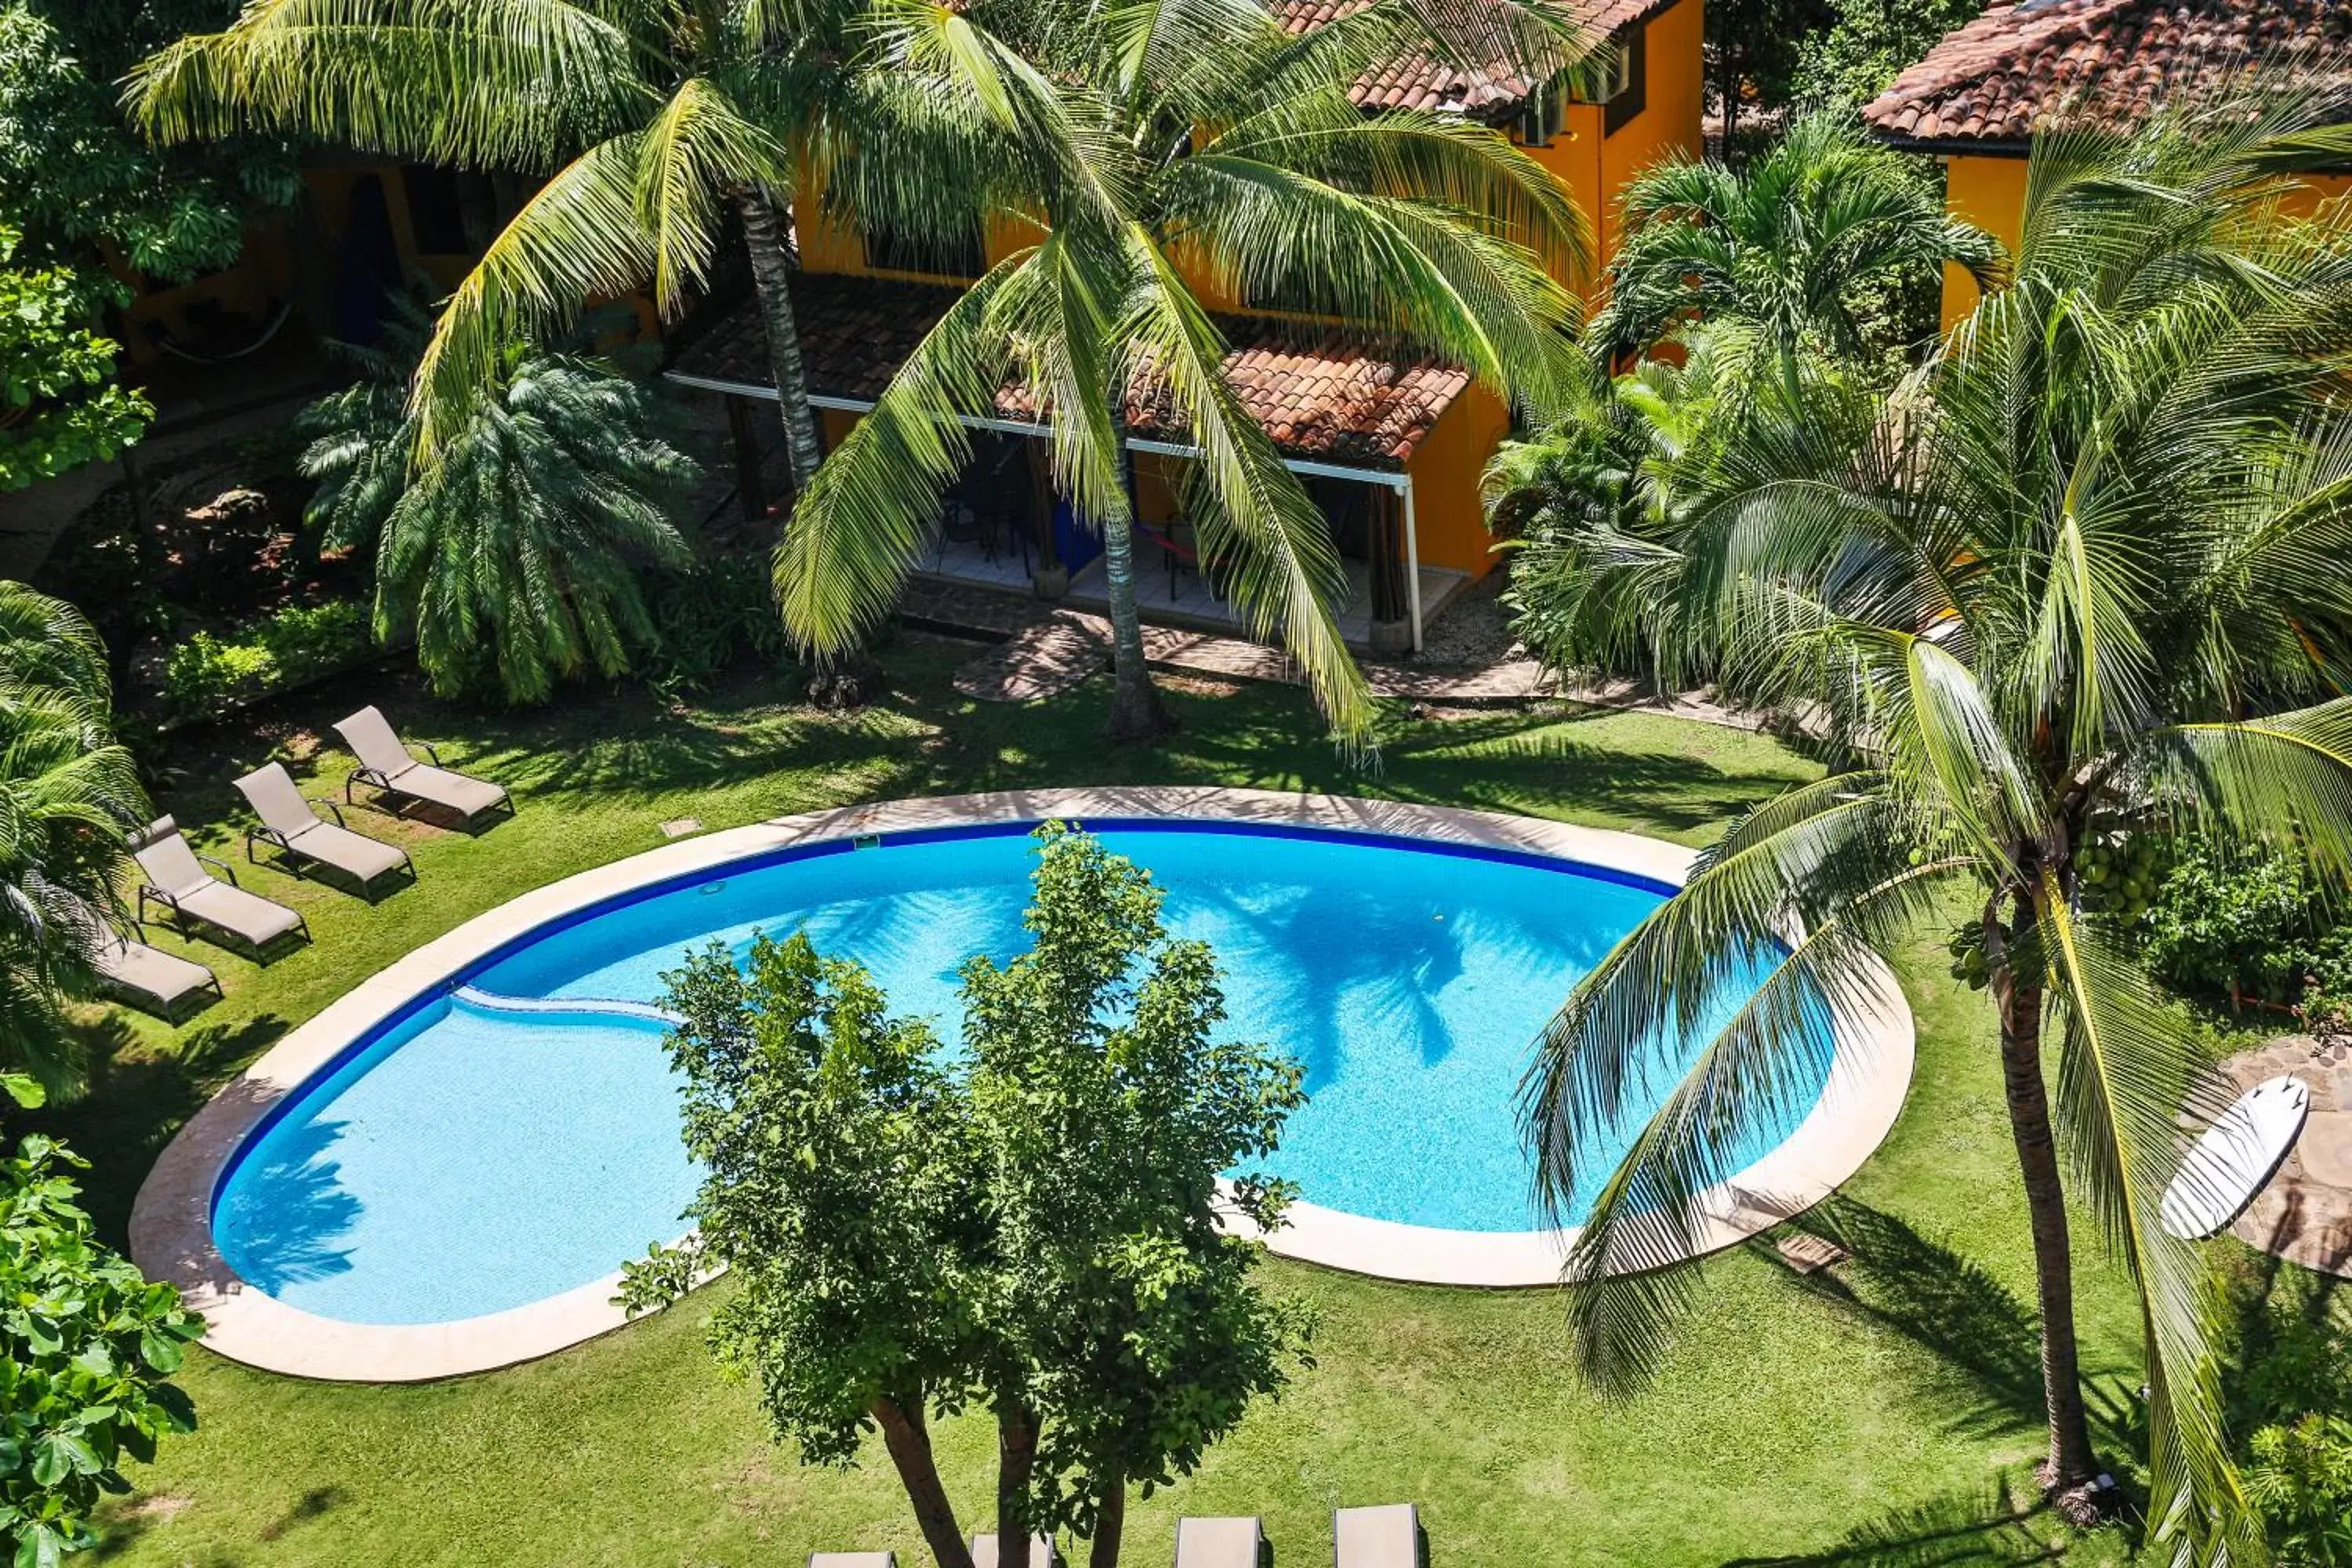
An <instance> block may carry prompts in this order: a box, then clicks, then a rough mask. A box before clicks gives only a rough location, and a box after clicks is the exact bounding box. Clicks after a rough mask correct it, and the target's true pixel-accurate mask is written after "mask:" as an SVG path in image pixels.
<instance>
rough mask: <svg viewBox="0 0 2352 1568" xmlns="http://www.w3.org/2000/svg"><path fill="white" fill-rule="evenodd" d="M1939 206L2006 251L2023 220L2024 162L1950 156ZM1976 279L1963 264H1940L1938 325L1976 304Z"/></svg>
mask: <svg viewBox="0 0 2352 1568" xmlns="http://www.w3.org/2000/svg"><path fill="white" fill-rule="evenodd" d="M1944 206H1945V209H1946V210H1947V211H1948V212H1949V213H1950V214H1951V215H1952V216H1954V217H1957V218H1965V219H1966V220H1968V221H1969V223H1972V224H1974V225H1976V226H1978V227H1979V228H1980V229H1983V230H1984V231H1985V232H1986V233H1988V234H1990V235H1991V236H1992V237H1994V238H1995V239H1998V240H1999V241H2000V243H2001V244H2002V245H2003V246H2004V247H2007V248H2008V249H2010V250H2012V251H2013V250H2015V249H2016V248H2017V241H2018V237H2019V234H2020V232H2021V228H2022V226H2023V224H2024V222H2025V160H2024V159H2022V158H1954V159H1951V160H1949V161H1948V163H1946V164H1945V165H1944ZM1977 299H1978V290H1977V283H1976V279H1973V278H1971V277H1969V275H1968V272H1967V270H1966V269H1965V268H1958V267H1954V266H1952V265H1951V264H1950V263H1948V262H1947V263H1946V264H1945V266H1944V327H1945V330H1946V331H1949V330H1950V329H1951V327H1952V324H1953V323H1954V322H1956V321H1959V320H1961V319H1962V318H1963V317H1965V316H1967V315H1968V313H1969V311H1970V310H1975V309H1976V308H1977Z"/></svg>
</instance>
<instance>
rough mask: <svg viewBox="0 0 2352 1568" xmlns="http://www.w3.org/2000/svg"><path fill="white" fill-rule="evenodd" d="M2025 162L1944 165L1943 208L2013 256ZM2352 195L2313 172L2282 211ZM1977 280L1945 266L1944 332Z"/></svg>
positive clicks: (2302, 210)
mask: <svg viewBox="0 0 2352 1568" xmlns="http://www.w3.org/2000/svg"><path fill="white" fill-rule="evenodd" d="M2025 171H2026V161H2025V160H2024V159H2023V158H1992V157H1984V156H1969V157H1957V158H1950V159H1947V160H1946V161H1945V165H1944V206H1945V209H1946V210H1947V211H1948V212H1949V213H1950V214H1951V215H1952V216H1954V217H1958V218H1965V219H1967V220H1968V221H1969V222H1970V223H1972V224H1975V225H1976V226H1978V227H1979V228H1981V229H1983V230H1985V231H1986V232H1987V233H1988V234H1990V235H1991V236H1992V237H1994V238H1995V239H1998V240H2000V243H2001V244H2002V246H2003V247H2006V248H2008V249H2009V250H2010V251H2011V252H2012V253H2014V252H2015V251H2016V249H2017V247H2018V243H2019V241H2020V240H2021V238H2022V237H2023V235H2024V228H2025ZM2347 191H2352V175H2346V174H2312V175H2308V176H2306V177H2305V178H2304V179H2303V180H2302V181H2300V182H2298V188H2297V189H2296V190H2295V191H2294V192H2293V193H2291V194H2290V195H2288V196H2287V198H2286V199H2285V200H2284V202H2282V203H2281V204H2280V208H2279V210H2280V211H2282V212H2284V213H2287V214H2289V215H2291V216H2296V217H2308V216H2312V215H2313V214H2314V213H2315V212H2316V211H2318V209H2319V205H2320V204H2321V203H2322V202H2325V201H2329V200H2333V199H2334V198H2336V197H2338V196H2341V195H2344V194H2345V193H2346V192H2347ZM1978 299H1979V290H1978V289H1977V285H1976V279H1973V278H1970V277H1969V275H1968V273H1967V271H1966V270H1964V269H1963V268H1958V267H1954V266H1951V265H1949V264H1947V265H1946V266H1945V268H1944V329H1945V331H1950V330H1951V328H1952V326H1953V325H1954V323H1956V322H1958V321H1961V320H1962V319H1964V318H1965V317H1966V316H1967V315H1968V313H1969V311H1971V310H1975V309H1976V308H1977V300H1978Z"/></svg>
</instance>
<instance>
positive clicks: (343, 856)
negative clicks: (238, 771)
mask: <svg viewBox="0 0 2352 1568" xmlns="http://www.w3.org/2000/svg"><path fill="white" fill-rule="evenodd" d="M236 787H237V791H238V793H240V794H241V795H244V796H245V798H246V800H247V803H248V804H250V805H252V807H253V814H254V815H255V816H258V817H259V818H261V821H262V826H265V827H268V828H269V829H270V830H271V831H273V832H275V833H278V834H279V835H281V836H283V837H284V838H285V840H286V847H287V848H289V850H291V851H292V852H293V853H295V854H296V855H299V856H302V857H304V858H309V859H312V860H316V861H319V862H320V864H322V865H327V866H332V867H333V868H335V869H337V870H339V871H347V872H349V873H350V874H351V875H352V876H354V877H357V878H358V879H360V880H361V881H362V882H372V881H373V880H374V879H376V878H378V877H381V876H383V874H384V873H385V872H387V871H394V870H397V869H399V868H401V867H402V866H404V865H405V864H406V863H407V861H408V857H407V856H406V855H405V854H404V853H402V852H401V851H400V850H398V849H396V848H394V847H393V846H391V845H389V844H383V843H379V842H378V841H377V840H375V839H373V838H370V837H366V836H365V835H364V834H359V833H353V832H352V830H351V829H350V828H348V827H338V826H335V824H333V823H331V822H327V821H324V820H322V819H321V818H320V816H319V815H318V813H316V812H314V811H312V810H311V809H310V802H309V801H307V800H304V799H303V798H302V792H301V791H300V790H299V789H297V788H295V787H294V779H293V775H292V774H290V773H288V772H287V771H286V770H285V768H284V767H283V766H281V765H280V764H278V763H268V764H267V765H266V766H263V767H258V768H256V769H254V770H253V772H251V773H247V774H246V775H245V776H244V777H243V778H241V779H239V780H237V781H236Z"/></svg>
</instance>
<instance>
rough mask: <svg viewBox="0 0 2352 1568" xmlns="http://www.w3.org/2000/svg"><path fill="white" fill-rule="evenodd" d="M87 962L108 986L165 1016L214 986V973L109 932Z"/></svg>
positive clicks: (160, 950)
mask: <svg viewBox="0 0 2352 1568" xmlns="http://www.w3.org/2000/svg"><path fill="white" fill-rule="evenodd" d="M90 962H91V964H92V966H93V967H95V968H96V969H97V971H98V973H100V976H102V977H103V978H104V979H105V980H106V982H107V984H110V985H112V986H114V987H115V988H116V989H118V990H121V991H124V992H128V993H129V994H131V995H132V996H134V997H137V998H140V999H142V1000H143V1001H145V1002H148V1003H151V1004H152V1005H153V1006H154V1008H155V1009H156V1010H157V1011H159V1012H163V1013H165V1014H169V1013H171V1012H172V1011H173V1009H174V1008H176V1007H177V1006H178V1005H180V1004H181V1003H182V1002H184V1001H186V1000H187V999H188V998H189V997H190V996H193V995H194V994H196V993H197V992H199V991H205V990H209V989H211V987H212V984H213V972H212V971H211V970H209V969H206V968H205V966H204V965H203V964H201V963H196V962H195V961H194V960H193V959H186V958H182V957H181V956H180V955H179V954H177V953H173V952H164V951H163V949H162V948H159V947H150V946H148V945H147V944H146V943H145V942H132V941H131V939H130V938H128V937H124V936H116V935H113V934H112V933H109V934H108V935H107V936H106V937H105V938H104V939H103V940H101V941H100V943H99V946H98V951H97V952H96V953H94V954H93V955H92V956H91V960H90Z"/></svg>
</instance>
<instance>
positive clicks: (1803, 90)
mask: <svg viewBox="0 0 2352 1568" xmlns="http://www.w3.org/2000/svg"><path fill="white" fill-rule="evenodd" d="M1986 4H1987V0H1828V8H1829V10H1830V12H1831V18H1830V21H1829V25H1828V26H1826V27H1823V28H1822V29H1821V30H1820V31H1818V32H1816V33H1815V34H1814V35H1813V36H1812V37H1811V38H1809V39H1808V40H1807V41H1806V47H1805V49H1804V54H1803V60H1802V62H1801V64H1800V65H1799V67H1798V68H1797V71H1796V74H1795V77H1794V79H1793V80H1792V82H1791V87H1792V89H1793V91H1794V94H1795V97H1796V98H1797V100H1799V101H1800V102H1803V103H1806V104H1811V105H1814V106H1817V107H1825V108H1836V109H1845V110H1852V109H1855V108H1859V107H1860V106H1861V105H1863V104H1865V103H1868V102H1869V101H1870V100H1872V99H1874V98H1876V97H1877V96H1878V95H1879V94H1880V93H1882V92H1884V91H1885V90H1886V89H1887V88H1888V87H1889V86H1891V85H1892V84H1893V82H1894V80H1895V77H1896V76H1898V75H1899V74H1901V72H1902V71H1903V68H1905V67H1906V66H1908V65H1911V64H1912V63H1913V62H1915V61H1916V60H1918V59H1919V58H1922V57H1923V56H1925V55H1926V54H1927V51H1928V50H1929V49H1931V48H1933V47H1936V45H1937V43H1938V42H1939V41H1940V40H1941V39H1942V38H1943V37H1944V35H1945V34H1947V33H1948V32H1950V31H1952V30H1953V29H1954V28H1956V27H1958V26H1961V25H1963V24H1964V23H1967V22H1969V21H1970V20H1972V19H1974V18H1975V17H1976V16H1977V15H1978V14H1979V13H1980V12H1982V11H1983V10H1984V8H1985V6H1986Z"/></svg>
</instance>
